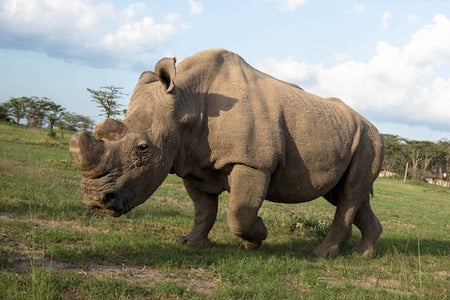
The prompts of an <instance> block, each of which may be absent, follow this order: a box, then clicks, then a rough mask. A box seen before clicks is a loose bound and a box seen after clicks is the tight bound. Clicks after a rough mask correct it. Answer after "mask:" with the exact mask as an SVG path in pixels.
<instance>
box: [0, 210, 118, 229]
mask: <svg viewBox="0 0 450 300" xmlns="http://www.w3.org/2000/svg"><path fill="white" fill-rule="evenodd" d="M2 221H5V222H23V223H32V224H35V225H37V226H40V227H43V228H64V229H67V228H70V229H73V230H74V231H77V232H101V233H109V232H110V230H98V229H97V228H94V227H92V226H89V225H85V224H81V223H80V222H77V221H65V220H52V219H36V218H33V217H30V216H14V217H11V216H10V215H9V214H8V213H6V212H0V222H2Z"/></svg>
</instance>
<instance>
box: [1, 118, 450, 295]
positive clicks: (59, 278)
mask: <svg viewBox="0 0 450 300" xmlns="http://www.w3.org/2000/svg"><path fill="white" fill-rule="evenodd" d="M69 136H70V134H69V133H65V134H64V137H62V136H61V134H60V133H58V138H57V139H51V138H49V137H48V136H47V131H46V130H38V129H31V128H29V129H27V128H23V127H16V126H11V125H7V124H1V123H0V299H446V298H448V297H449V296H448V295H450V258H449V257H450V234H449V232H450V222H449V220H450V189H448V188H443V187H437V186H432V185H427V184H422V183H406V184H404V183H403V182H401V181H396V180H387V179H379V180H377V181H376V183H375V197H374V199H373V200H372V206H373V208H374V210H375V212H376V214H377V216H378V217H379V218H380V220H381V222H382V224H383V226H384V232H383V234H382V236H381V237H380V239H379V241H378V243H377V245H376V256H375V257H374V258H372V259H368V258H365V257H361V256H359V255H354V254H352V253H351V251H350V249H351V246H352V245H353V244H355V243H357V241H358V238H359V236H360V235H359V232H358V231H357V230H356V229H355V230H354V237H353V238H352V239H351V240H350V241H349V243H348V245H344V246H343V248H342V252H343V255H341V256H340V257H338V258H337V259H334V260H328V259H317V258H314V257H313V256H312V255H311V253H312V250H313V249H314V247H315V246H316V245H317V244H318V243H319V242H320V240H321V239H322V238H323V236H324V235H325V234H326V232H327V230H328V226H329V224H330V222H331V219H332V217H333V214H334V208H333V207H332V206H331V205H329V204H328V203H327V202H326V201H325V200H323V199H318V200H316V201H312V202H310V203H305V204H296V205H287V204H275V203H269V202H265V203H264V205H263V207H262V209H261V212H260V215H261V216H262V217H263V219H264V220H265V222H266V225H267V227H268V230H269V237H268V239H267V240H266V241H265V243H264V244H263V246H262V247H261V248H260V249H259V250H258V251H255V252H248V251H245V250H243V249H242V248H241V246H240V241H239V239H238V238H236V237H234V236H233V235H232V234H231V233H230V232H229V230H228V228H227V225H226V210H227V202H228V195H227V194H223V195H221V198H220V200H221V201H220V206H219V214H218V218H217V222H216V225H215V226H214V228H213V230H212V231H211V234H210V238H211V239H212V240H213V241H214V242H215V243H216V245H215V246H212V247H209V248H202V247H196V246H184V245H178V244H176V243H174V240H175V239H176V237H177V236H179V235H182V234H185V233H186V232H188V231H189V230H190V228H191V226H192V222H193V206H192V205H191V201H190V199H189V198H188V196H187V194H186V192H185V191H184V188H183V186H182V183H181V181H180V180H179V179H178V178H176V177H175V176H169V177H168V178H167V180H166V181H165V183H164V184H163V185H162V186H161V187H160V188H159V190H158V191H157V193H156V194H155V195H153V196H152V197H151V198H150V199H149V200H148V201H147V202H146V203H144V204H143V205H141V206H139V207H137V208H136V209H134V210H133V211H131V212H130V213H128V214H127V215H125V216H123V217H120V218H116V219H115V218H111V217H109V216H106V215H100V214H97V213H93V212H90V211H88V210H87V209H86V207H85V206H84V205H83V204H82V203H81V201H80V195H79V191H78V184H79V180H80V176H79V175H78V173H77V171H76V169H75V167H74V166H73V164H72V162H71V160H70V157H69V154H68V151H67V141H68V138H69Z"/></svg>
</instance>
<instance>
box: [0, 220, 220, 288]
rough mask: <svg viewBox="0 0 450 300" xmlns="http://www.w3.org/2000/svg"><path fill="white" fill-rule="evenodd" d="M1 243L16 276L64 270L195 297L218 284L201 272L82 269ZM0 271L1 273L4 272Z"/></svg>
mask: <svg viewBox="0 0 450 300" xmlns="http://www.w3.org/2000/svg"><path fill="white" fill-rule="evenodd" d="M0 222H27V223H32V224H36V225H37V226H42V227H44V228H71V229H73V230H76V231H80V232H86V231H95V232H98V229H96V228H94V227H91V226H87V225H83V224H80V223H79V222H76V221H62V220H44V219H36V218H30V217H29V216H17V217H12V216H10V215H9V214H8V213H6V212H0ZM11 243H12V241H9V240H2V241H1V245H2V247H5V249H9V251H10V253H11V254H12V255H11V257H10V258H9V259H8V263H10V264H11V265H13V266H14V270H15V271H18V272H30V271H31V269H32V267H38V268H47V269H50V270H64V271H70V272H75V273H78V274H83V275H86V276H92V277H94V278H96V279H99V280H108V279H111V278H112V279H117V280H123V281H126V282H128V283H130V284H134V285H138V286H140V287H143V288H149V287H151V286H152V285H154V284H157V283H161V282H163V283H164V282H166V283H169V282H172V283H175V284H178V285H180V286H183V287H185V288H186V289H187V290H190V291H193V292H195V293H199V294H203V295H210V294H212V293H213V291H214V290H215V289H216V288H217V286H218V284H219V283H220V280H218V279H216V278H212V277H211V276H210V275H209V274H207V271H206V270H205V269H202V268H189V269H186V270H176V271H175V272H173V273H170V274H165V273H163V272H162V271H161V270H158V269H156V268H153V267H150V266H127V265H124V264H123V265H111V264H109V265H100V264H92V265H89V266H88V267H83V266H80V265H78V264H75V263H72V262H67V261H59V260H56V259H48V258H46V257H45V256H46V254H45V251H43V250H40V249H29V247H27V246H26V245H24V244H20V243H14V245H12V244H11ZM5 271H6V270H3V271H2V272H5Z"/></svg>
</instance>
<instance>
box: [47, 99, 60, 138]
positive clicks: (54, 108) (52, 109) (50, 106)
mask: <svg viewBox="0 0 450 300" xmlns="http://www.w3.org/2000/svg"><path fill="white" fill-rule="evenodd" d="M44 110H45V113H46V118H47V121H48V128H49V129H50V131H53V127H54V126H55V124H56V122H58V121H59V120H60V119H61V117H62V116H63V114H64V111H65V109H64V108H63V107H62V106H61V105H59V104H56V103H55V102H53V101H46V102H45V103H44Z"/></svg>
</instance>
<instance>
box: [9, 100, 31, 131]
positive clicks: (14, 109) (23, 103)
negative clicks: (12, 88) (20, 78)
mask: <svg viewBox="0 0 450 300" xmlns="http://www.w3.org/2000/svg"><path fill="white" fill-rule="evenodd" d="M29 100H30V98H28V97H20V98H10V99H9V100H8V101H7V102H6V103H4V105H3V106H4V107H5V110H6V112H7V114H8V115H10V116H11V117H12V118H13V119H14V121H15V123H16V124H17V125H19V124H20V121H21V120H22V119H23V118H25V116H26V112H27V111H26V107H27V102H28V101H29Z"/></svg>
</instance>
